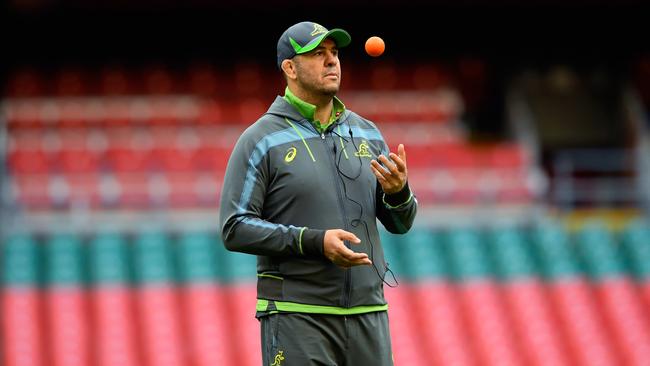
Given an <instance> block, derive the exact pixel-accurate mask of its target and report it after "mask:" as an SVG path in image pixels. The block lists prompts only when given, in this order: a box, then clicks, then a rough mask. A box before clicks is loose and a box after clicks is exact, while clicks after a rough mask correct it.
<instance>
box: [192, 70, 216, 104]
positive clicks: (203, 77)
mask: <svg viewBox="0 0 650 366" xmlns="http://www.w3.org/2000/svg"><path fill="white" fill-rule="evenodd" d="M188 80H189V92H190V93H191V94H195V95H199V96H208V97H209V96H214V95H215V94H216V93H217V92H218V90H219V86H220V85H219V84H220V81H219V78H218V76H217V73H216V71H215V69H214V68H213V67H211V66H210V65H208V64H197V65H193V66H191V67H190V69H189V70H188Z"/></svg>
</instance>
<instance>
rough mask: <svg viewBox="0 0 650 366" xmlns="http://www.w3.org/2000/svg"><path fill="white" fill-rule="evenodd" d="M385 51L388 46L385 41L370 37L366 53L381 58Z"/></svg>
mask: <svg viewBox="0 0 650 366" xmlns="http://www.w3.org/2000/svg"><path fill="white" fill-rule="evenodd" d="M385 49H386V44H385V43H384V40H383V39H381V38H379V37H377V36H373V37H370V38H368V40H367V41H366V53H367V54H369V55H370V56H372V57H377V56H381V54H382V53H384V50H385Z"/></svg>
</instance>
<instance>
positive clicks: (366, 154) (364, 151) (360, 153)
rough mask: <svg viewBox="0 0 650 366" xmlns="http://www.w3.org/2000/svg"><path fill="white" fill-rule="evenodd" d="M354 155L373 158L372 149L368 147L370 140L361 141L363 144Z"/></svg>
mask: <svg viewBox="0 0 650 366" xmlns="http://www.w3.org/2000/svg"><path fill="white" fill-rule="evenodd" d="M354 156H358V157H361V158H372V155H371V154H370V150H369V149H368V141H366V140H363V141H361V144H359V151H357V152H355V153H354Z"/></svg>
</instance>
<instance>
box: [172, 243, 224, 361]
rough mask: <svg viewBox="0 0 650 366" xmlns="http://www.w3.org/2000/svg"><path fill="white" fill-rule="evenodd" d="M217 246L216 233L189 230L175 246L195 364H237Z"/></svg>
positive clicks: (186, 321) (191, 359) (184, 312)
mask: <svg viewBox="0 0 650 366" xmlns="http://www.w3.org/2000/svg"><path fill="white" fill-rule="evenodd" d="M216 245H218V241H217V240H216V238H215V235H214V234H212V233H209V232H206V231H200V230H188V231H186V232H182V233H181V234H180V238H179V242H178V245H177V247H176V256H177V258H178V259H179V275H180V277H179V279H180V281H181V283H182V284H183V285H182V287H181V290H180V291H181V294H182V306H183V314H184V315H185V324H187V326H188V327H187V330H188V335H189V342H190V344H189V347H190V348H189V349H190V352H189V354H190V355H191V358H190V362H191V364H192V365H198V366H210V365H216V364H231V363H236V360H235V359H233V358H232V352H231V350H232V346H233V345H232V343H231V337H230V331H229V327H230V322H229V321H228V318H229V315H228V314H229V312H228V309H227V308H226V305H227V304H226V298H225V297H226V295H225V293H224V289H223V288H222V286H221V284H220V283H219V282H218V281H219V272H220V269H219V268H218V264H217V263H218V258H217V252H218V251H217V249H216Z"/></svg>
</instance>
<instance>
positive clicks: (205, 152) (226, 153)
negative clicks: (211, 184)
mask: <svg viewBox="0 0 650 366" xmlns="http://www.w3.org/2000/svg"><path fill="white" fill-rule="evenodd" d="M230 153H231V149H230V148H227V147H223V146H215V145H203V146H200V147H199V148H198V149H197V152H196V155H195V156H194V158H195V159H196V161H195V164H196V166H198V167H199V169H200V170H201V171H205V172H211V173H217V172H222V171H225V170H226V165H227V164H228V158H229V157H230Z"/></svg>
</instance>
